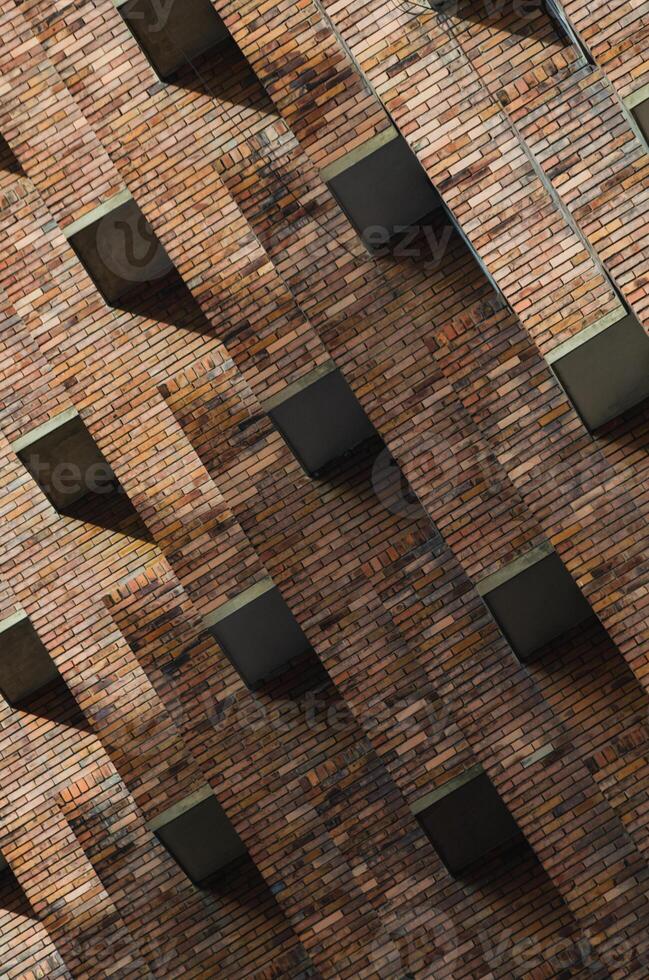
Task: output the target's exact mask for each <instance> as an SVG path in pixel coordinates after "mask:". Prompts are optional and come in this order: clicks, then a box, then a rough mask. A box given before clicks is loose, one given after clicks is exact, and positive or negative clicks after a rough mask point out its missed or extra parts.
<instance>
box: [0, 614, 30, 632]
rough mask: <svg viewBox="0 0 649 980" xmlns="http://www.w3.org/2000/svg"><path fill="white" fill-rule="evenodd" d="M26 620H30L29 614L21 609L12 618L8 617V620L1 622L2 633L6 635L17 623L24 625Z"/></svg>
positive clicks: (0, 629)
mask: <svg viewBox="0 0 649 980" xmlns="http://www.w3.org/2000/svg"><path fill="white" fill-rule="evenodd" d="M26 619H29V616H28V615H27V613H26V612H23V610H22V609H19V610H18V612H15V613H13V615H11V616H7V618H6V619H3V620H2V621H1V622H0V633H5V632H6V631H7V630H10V629H11V627H12V626H16V624H17V623H22V622H24V620H26Z"/></svg>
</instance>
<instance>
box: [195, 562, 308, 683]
mask: <svg viewBox="0 0 649 980" xmlns="http://www.w3.org/2000/svg"><path fill="white" fill-rule="evenodd" d="M205 626H206V627H207V629H209V630H210V631H211V633H212V634H213V635H214V637H215V638H216V639H217V640H218V642H219V645H220V646H221V647H222V649H223V651H224V653H225V654H226V655H227V657H228V659H229V660H230V661H231V663H232V665H233V667H234V668H235V669H236V670H237V671H238V673H239V674H240V675H241V677H242V679H243V680H244V681H245V683H246V684H247V685H248V686H249V687H253V686H255V685H257V684H259V683H260V682H261V681H263V680H265V679H266V678H268V676H269V675H270V674H273V673H276V672H278V671H279V670H280V668H281V667H283V666H284V665H285V664H287V663H288V662H289V661H290V660H293V659H294V658H295V657H299V656H301V655H302V654H305V653H307V652H308V651H309V650H310V646H309V641H308V640H307V638H306V636H305V635H304V633H303V632H302V630H301V629H300V627H299V625H298V623H297V622H296V620H295V618H294V617H293V614H292V613H291V610H290V609H289V608H288V606H287V605H286V603H285V602H284V599H283V598H282V594H281V592H280V591H279V589H278V588H277V587H276V585H275V584H274V582H273V580H272V579H270V578H266V579H263V580H262V581H261V582H258V583H257V584H256V585H253V586H251V588H249V589H246V591H245V592H242V593H241V595H238V596H237V597H236V598H234V599H231V600H230V602H227V603H225V605H223V606H221V607H220V609H217V610H216V612H214V613H212V614H211V615H210V616H207V617H206V619H205Z"/></svg>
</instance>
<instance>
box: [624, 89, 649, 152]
mask: <svg viewBox="0 0 649 980" xmlns="http://www.w3.org/2000/svg"><path fill="white" fill-rule="evenodd" d="M624 104H625V105H626V107H627V109H628V110H629V111H630V112H631V113H632V115H633V118H634V119H635V121H636V122H637V124H638V128H639V129H640V132H641V133H642V135H643V136H644V138H645V142H646V143H649V85H645V86H644V88H641V89H638V91H637V92H633V93H632V94H631V95H629V96H627V98H626V99H625V100H624Z"/></svg>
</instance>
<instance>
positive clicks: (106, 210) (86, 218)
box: [63, 188, 132, 238]
mask: <svg viewBox="0 0 649 980" xmlns="http://www.w3.org/2000/svg"><path fill="white" fill-rule="evenodd" d="M130 200H132V195H131V192H130V191H129V190H128V189H127V188H124V190H123V191H120V192H119V193H118V194H113V196H112V197H109V198H108V200H107V201H104V203H103V204H98V205H97V207H96V208H93V209H92V211H88V213H87V214H84V215H83V217H82V218H79V219H78V220H77V221H73V222H72V224H71V225H66V227H65V228H63V234H64V235H65V237H66V238H72V237H73V235H76V234H78V233H79V232H80V231H83V229H84V228H88V227H89V226H90V225H94V223H95V222H96V221H99V220H100V219H101V218H103V217H104V216H105V215H107V214H110V212H111V211H114V210H115V208H119V207H121V205H122V204H126V202H127V201H130Z"/></svg>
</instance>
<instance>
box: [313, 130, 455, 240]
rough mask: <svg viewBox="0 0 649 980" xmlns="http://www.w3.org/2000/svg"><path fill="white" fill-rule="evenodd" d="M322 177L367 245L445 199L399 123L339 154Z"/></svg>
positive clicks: (395, 233) (422, 217) (420, 218)
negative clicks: (396, 127) (413, 150)
mask: <svg viewBox="0 0 649 980" xmlns="http://www.w3.org/2000/svg"><path fill="white" fill-rule="evenodd" d="M322 178H323V180H325V181H326V183H327V184H328V186H329V189H330V191H331V192H332V194H334V195H335V197H336V198H337V200H338V202H339V204H340V206H341V207H342V208H343V210H344V211H345V213H346V214H347V216H348V218H349V219H350V221H351V222H352V224H353V225H354V227H355V228H356V229H357V231H358V232H359V234H360V235H361V236H362V237H363V240H364V242H365V243H366V245H368V246H373V247H375V248H382V247H384V246H385V245H386V243H388V242H394V241H395V239H398V237H399V236H400V234H401V233H403V232H404V231H405V230H406V229H408V228H412V227H415V226H417V225H422V224H425V223H427V219H428V218H429V216H430V215H431V214H432V212H433V211H435V210H436V209H437V208H438V207H439V206H440V204H441V201H440V198H439V195H438V194H437V191H436V190H435V188H434V187H433V185H432V183H431V181H430V178H429V177H428V175H427V173H426V171H425V170H424V168H423V167H422V165H421V164H420V163H419V160H418V159H417V157H416V156H415V154H414V153H413V152H412V150H411V149H410V147H409V146H408V144H407V143H406V141H405V140H404V139H403V137H402V136H401V135H400V134H399V133H398V132H397V130H396V129H394V128H390V129H388V130H384V131H383V132H382V133H380V134H379V135H378V136H375V137H374V138H373V139H371V140H368V142H367V143H364V144H363V145H362V146H360V147H357V148H356V149H354V150H352V151H350V153H348V154H347V155H346V156H344V157H342V158H341V159H340V160H336V162H335V163H333V164H331V165H330V166H329V167H326V168H325V169H324V170H323V171H322ZM381 229H382V230H383V232H384V233H383V234H382V233H381V231H380V230H381Z"/></svg>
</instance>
